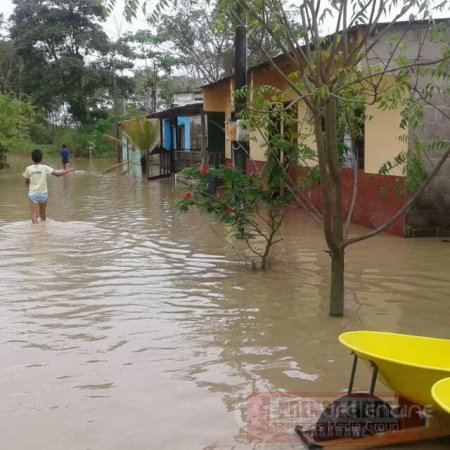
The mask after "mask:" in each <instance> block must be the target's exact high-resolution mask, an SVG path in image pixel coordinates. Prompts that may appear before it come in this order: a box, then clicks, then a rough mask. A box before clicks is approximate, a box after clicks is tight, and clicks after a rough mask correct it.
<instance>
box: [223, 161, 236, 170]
mask: <svg viewBox="0 0 450 450" xmlns="http://www.w3.org/2000/svg"><path fill="white" fill-rule="evenodd" d="M225 166H226V167H228V169H233V168H234V165H233V163H232V162H231V161H227V162H226V163H225Z"/></svg>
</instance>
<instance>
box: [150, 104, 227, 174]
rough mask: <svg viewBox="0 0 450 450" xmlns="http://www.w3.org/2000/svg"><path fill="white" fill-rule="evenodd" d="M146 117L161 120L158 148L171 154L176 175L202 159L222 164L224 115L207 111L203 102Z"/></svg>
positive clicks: (179, 106) (223, 154)
mask: <svg viewBox="0 0 450 450" xmlns="http://www.w3.org/2000/svg"><path fill="white" fill-rule="evenodd" d="M149 117H151V118H154V119H159V121H160V127H161V136H162V140H161V146H162V147H163V148H164V149H165V150H166V151H168V152H170V153H171V154H172V157H173V170H174V171H175V172H178V171H180V170H182V169H183V168H184V167H186V166H187V165H190V164H197V163H200V162H201V161H202V159H203V158H205V159H207V160H208V161H209V163H210V164H213V165H214V164H221V163H223V162H225V131H224V122H225V115H224V113H223V112H214V111H208V112H206V111H205V110H204V105H203V103H202V102H195V103H187V104H185V105H173V106H171V107H170V108H168V109H166V110H163V111H159V112H157V113H154V114H151V115H150V116H149Z"/></svg>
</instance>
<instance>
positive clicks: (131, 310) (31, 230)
mask: <svg viewBox="0 0 450 450" xmlns="http://www.w3.org/2000/svg"><path fill="white" fill-rule="evenodd" d="M50 163H56V164H57V162H55V161H50ZM27 164H28V160H27V159H25V158H24V159H19V158H15V159H12V161H11V168H10V169H8V170H6V171H2V172H0V297H1V299H0V395H1V397H0V398H1V402H0V423H1V425H0V443H1V444H0V448H1V449H5V450H40V449H42V450H44V449H45V450H62V449H64V450H88V449H89V450H113V449H114V450H149V449H177V450H178V449H180V450H181V449H182V450H190V449H250V448H290V447H291V446H292V447H293V448H301V445H300V444H299V442H298V440H297V439H296V437H292V436H289V430H288V433H287V434H286V433H285V432H284V431H283V432H281V433H280V435H279V436H276V437H274V438H273V439H272V440H274V441H276V442H279V441H286V440H289V439H290V440H291V443H292V444H291V445H289V444H286V443H285V444H280V443H278V444H276V445H272V444H267V445H265V444H261V445H256V444H255V442H256V441H257V440H258V439H260V438H262V437H264V435H263V431H261V430H263V427H262V426H260V425H261V423H260V422H258V421H256V423H255V422H252V432H251V435H250V436H249V435H248V434H247V428H246V425H245V421H246V417H247V414H246V412H247V406H248V402H247V401H246V399H247V396H248V395H249V394H252V393H267V392H276V393H290V392H295V393H297V394H298V395H299V396H300V397H301V398H303V399H305V400H307V399H309V398H317V397H319V398H321V396H325V397H326V396H333V395H334V396H337V395H338V394H339V392H342V391H343V390H344V389H345V387H346V386H347V383H348V378H349V373H350V368H351V357H350V355H349V352H348V351H347V349H346V348H343V347H342V346H341V345H340V344H339V343H338V340H337V337H338V335H339V334H340V333H341V332H343V331H348V330H359V329H369V330H386V331H393V332H403V333H412V334H421V335H428V336H436V337H443V338H450V300H449V292H450V271H449V264H450V243H448V242H443V240H442V239H434V238H433V239H417V240H405V239H401V238H398V237H394V236H390V235H387V234H384V235H380V236H378V237H376V238H374V239H371V240H369V241H366V242H364V243H361V244H357V245H356V246H354V247H353V248H351V249H349V251H348V253H347V271H346V284H347V294H346V311H345V317H344V318H339V319H336V318H334V319H332V318H330V317H328V315H327V307H328V300H327V298H328V292H327V282H328V269H329V264H328V263H329V261H328V256H327V255H326V253H325V252H324V251H323V250H324V248H325V246H324V243H323V239H322V237H321V234H320V231H319V230H318V229H317V227H316V225H315V224H314V223H312V222H311V221H310V220H309V219H308V217H306V216H305V215H303V214H302V213H301V212H298V211H292V212H291V213H290V214H289V216H288V219H287V221H286V224H285V226H284V228H283V237H284V241H283V243H282V244H281V245H280V246H279V249H278V256H277V259H278V261H277V263H276V264H275V265H274V266H273V269H272V270H271V271H269V272H267V273H257V272H251V271H248V270H247V269H246V268H245V267H243V266H242V263H241V260H240V259H239V258H237V256H236V252H235V251H234V250H231V249H230V248H229V247H228V246H226V245H225V243H224V240H223V237H224V236H225V235H226V230H225V229H224V228H223V227H222V226H220V225H218V224H216V223H215V222H214V220H212V219H210V218H205V217H201V216H199V215H198V214H197V213H195V212H190V213H188V214H185V215H182V214H181V215H180V214H179V213H177V211H176V209H175V208H174V201H175V199H176V198H177V196H178V195H179V193H177V185H176V184H175V183H174V182H173V181H169V180H166V181H156V182H145V181H142V180H139V179H134V178H131V177H128V176H119V175H102V174H101V169H104V168H106V167H108V166H109V165H112V164H113V162H111V161H103V162H93V163H91V164H89V163H88V162H80V161H78V162H76V165H77V167H78V168H79V169H83V170H84V171H81V172H78V173H76V174H74V175H69V176H66V177H63V178H56V177H51V179H50V180H49V189H50V201H49V210H48V216H49V220H48V221H47V223H45V224H38V225H34V226H32V225H31V223H30V221H29V220H28V216H29V211H28V208H29V206H28V200H27V197H26V189H25V185H24V180H23V179H22V177H21V172H22V170H23V168H24V167H25V165H27ZM354 231H355V232H358V231H361V229H357V228H355V230H354ZM405 376H408V374H407V373H405ZM369 380H370V373H369V371H368V370H367V369H365V368H364V367H361V368H360V371H359V374H358V378H357V384H358V386H357V387H359V388H366V387H367V386H368V385H369ZM378 387H379V389H381V390H385V388H384V387H383V386H382V385H381V384H379V385H378ZM302 420H303V419H302ZM249 441H250V442H249ZM449 447H450V441H449V440H445V439H444V440H440V441H433V442H429V443H422V444H418V445H416V446H404V447H403V448H415V449H416V448H417V449H419V448H420V449H428V448H430V449H431V448H439V449H444V448H449Z"/></svg>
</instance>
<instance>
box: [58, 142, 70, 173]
mask: <svg viewBox="0 0 450 450" xmlns="http://www.w3.org/2000/svg"><path fill="white" fill-rule="evenodd" d="M60 154H61V160H62V164H63V170H66V169H67V168H68V167H69V155H70V150H69V149H68V148H67V147H66V144H63V145H62V148H61V151H60Z"/></svg>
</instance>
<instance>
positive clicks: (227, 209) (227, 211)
mask: <svg viewBox="0 0 450 450" xmlns="http://www.w3.org/2000/svg"><path fill="white" fill-rule="evenodd" d="M225 214H226V215H227V216H228V217H231V216H234V211H233V209H232V208H230V207H229V206H227V207H226V209H225Z"/></svg>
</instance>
